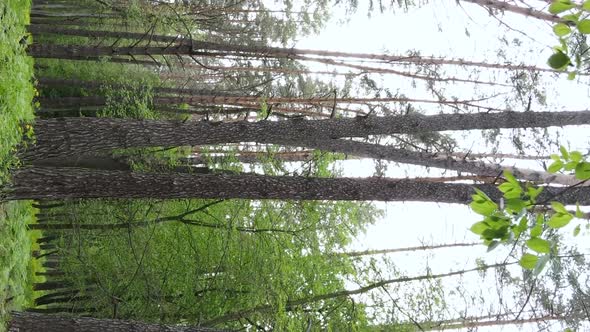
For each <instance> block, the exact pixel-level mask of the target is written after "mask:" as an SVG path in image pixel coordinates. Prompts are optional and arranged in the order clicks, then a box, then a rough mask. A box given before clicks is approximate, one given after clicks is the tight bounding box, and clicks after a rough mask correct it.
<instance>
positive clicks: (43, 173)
mask: <svg viewBox="0 0 590 332" xmlns="http://www.w3.org/2000/svg"><path fill="white" fill-rule="evenodd" d="M473 187H477V188H479V189H481V190H483V191H484V192H486V193H487V194H488V195H489V196H490V197H491V198H492V199H494V200H495V201H499V199H500V198H501V193H500V192H499V191H498V189H497V188H496V187H495V186H493V185H487V184H479V185H474V186H472V185H468V184H460V183H434V182H432V183H431V182H418V181H414V180H407V179H387V178H375V177H371V178H309V177H302V176H292V177H291V176H264V175H255V174H241V175H226V174H220V175H209V174H206V175H193V174H181V173H177V174H162V173H154V174H150V173H131V172H125V171H102V170H89V169H80V168H48V167H38V168H23V169H20V170H19V171H17V173H16V174H15V177H14V185H13V187H12V188H11V190H10V191H9V192H7V195H6V198H7V199H39V198H41V199H72V198H107V197H108V198H161V199H167V198H222V199H225V198H242V199H282V200H288V199H294V200H371V201H419V202H441V203H459V204H467V203H469V202H470V201H471V195H472V194H473ZM538 199H539V201H545V200H550V199H553V200H559V201H561V202H563V203H564V204H575V203H576V202H579V203H580V204H581V205H590V187H576V188H568V189H567V190H564V189H563V188H556V187H545V189H544V190H543V192H542V193H541V195H540V196H539V198H538Z"/></svg>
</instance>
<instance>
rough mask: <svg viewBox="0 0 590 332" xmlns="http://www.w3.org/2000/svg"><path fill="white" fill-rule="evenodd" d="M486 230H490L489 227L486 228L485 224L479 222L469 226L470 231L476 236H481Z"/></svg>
mask: <svg viewBox="0 0 590 332" xmlns="http://www.w3.org/2000/svg"><path fill="white" fill-rule="evenodd" d="M488 228H490V226H488V224H487V223H485V222H483V221H480V222H477V223H475V224H473V226H471V228H470V230H471V231H472V232H473V233H475V234H477V235H481V234H483V232H485V231H486V229H488Z"/></svg>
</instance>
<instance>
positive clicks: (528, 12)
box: [461, 0, 562, 23]
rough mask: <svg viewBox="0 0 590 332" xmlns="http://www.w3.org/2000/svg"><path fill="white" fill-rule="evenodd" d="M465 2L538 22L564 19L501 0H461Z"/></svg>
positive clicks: (555, 21)
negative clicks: (530, 18)
mask: <svg viewBox="0 0 590 332" xmlns="http://www.w3.org/2000/svg"><path fill="white" fill-rule="evenodd" d="M461 1H464V2H471V3H474V4H476V5H479V6H481V7H484V8H487V9H495V10H500V11H502V12H510V13H514V14H518V15H523V16H527V17H532V18H535V19H537V20H543V21H548V22H552V23H559V22H562V19H561V18H560V17H559V16H557V15H553V14H550V13H545V12H542V11H539V10H536V9H534V8H532V7H521V6H517V5H513V4H511V3H509V2H508V1H499V0H461Z"/></svg>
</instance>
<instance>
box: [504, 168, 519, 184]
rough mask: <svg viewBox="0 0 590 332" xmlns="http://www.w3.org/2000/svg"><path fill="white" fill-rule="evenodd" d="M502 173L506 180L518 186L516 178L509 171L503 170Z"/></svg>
mask: <svg viewBox="0 0 590 332" xmlns="http://www.w3.org/2000/svg"><path fill="white" fill-rule="evenodd" d="M503 173H504V178H505V179H506V181H508V182H510V183H512V184H513V185H514V186H516V187H520V184H519V183H518V180H516V178H515V177H514V175H512V173H510V171H507V170H504V172H503Z"/></svg>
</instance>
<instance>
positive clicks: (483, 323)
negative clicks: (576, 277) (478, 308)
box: [422, 315, 565, 331]
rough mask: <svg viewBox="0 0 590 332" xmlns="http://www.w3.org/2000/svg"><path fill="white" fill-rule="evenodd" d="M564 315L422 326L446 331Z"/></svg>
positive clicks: (512, 323) (553, 318) (503, 324)
mask: <svg viewBox="0 0 590 332" xmlns="http://www.w3.org/2000/svg"><path fill="white" fill-rule="evenodd" d="M564 318H565V317H562V316H559V315H541V316H538V317H531V318H519V319H507V320H497V319H496V320H476V321H465V322H460V323H456V324H449V325H440V326H432V327H429V326H428V325H426V326H422V328H423V331H441V330H444V331H447V330H459V329H463V330H464V329H469V330H471V329H477V328H480V327H486V326H498V327H500V326H506V325H517V326H518V325H522V324H527V323H543V322H546V321H549V320H562V319H564Z"/></svg>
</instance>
